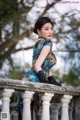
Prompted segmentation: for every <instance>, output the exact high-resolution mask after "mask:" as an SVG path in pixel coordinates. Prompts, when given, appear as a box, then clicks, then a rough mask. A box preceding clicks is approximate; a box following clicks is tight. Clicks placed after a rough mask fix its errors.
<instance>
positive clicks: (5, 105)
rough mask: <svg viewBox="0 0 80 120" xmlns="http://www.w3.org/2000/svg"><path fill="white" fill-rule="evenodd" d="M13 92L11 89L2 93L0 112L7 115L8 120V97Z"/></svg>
mask: <svg viewBox="0 0 80 120" xmlns="http://www.w3.org/2000/svg"><path fill="white" fill-rule="evenodd" d="M13 92H14V90H13V89H4V91H3V93H2V111H1V112H5V113H7V117H8V118H7V119H8V120H10V107H9V103H10V97H11V95H12V93H13Z"/></svg>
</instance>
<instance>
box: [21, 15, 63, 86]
mask: <svg viewBox="0 0 80 120" xmlns="http://www.w3.org/2000/svg"><path fill="white" fill-rule="evenodd" d="M52 28H53V22H52V21H51V20H50V19H49V18H48V17H41V18H39V19H38V20H37V21H36V23H35V26H34V33H36V34H38V36H39V38H38V41H37V42H36V44H35V45H34V48H33V61H32V68H31V69H30V70H28V71H27V72H26V74H25V75H24V78H23V80H29V81H33V82H39V81H40V82H42V83H49V84H54V85H57V86H61V84H60V83H58V82H57V81H56V80H55V79H54V77H53V76H52V73H51V68H52V67H53V66H54V65H55V64H56V57H55V55H54V53H53V52H52V41H51V38H52V35H53V30H52Z"/></svg>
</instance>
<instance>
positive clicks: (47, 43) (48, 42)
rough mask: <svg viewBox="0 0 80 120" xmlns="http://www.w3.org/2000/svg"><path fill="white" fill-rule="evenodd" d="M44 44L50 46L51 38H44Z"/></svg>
mask: <svg viewBox="0 0 80 120" xmlns="http://www.w3.org/2000/svg"><path fill="white" fill-rule="evenodd" d="M45 45H49V46H51V47H52V41H51V40H45V41H44V43H43V46H45Z"/></svg>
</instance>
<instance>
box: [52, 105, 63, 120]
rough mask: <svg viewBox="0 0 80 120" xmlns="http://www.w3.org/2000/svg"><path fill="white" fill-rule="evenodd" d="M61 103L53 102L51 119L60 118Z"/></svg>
mask: <svg viewBox="0 0 80 120" xmlns="http://www.w3.org/2000/svg"><path fill="white" fill-rule="evenodd" d="M60 105H61V104H60V103H51V120H58V116H59V109H60Z"/></svg>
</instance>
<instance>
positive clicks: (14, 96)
mask: <svg viewBox="0 0 80 120" xmlns="http://www.w3.org/2000/svg"><path fill="white" fill-rule="evenodd" d="M17 99H18V98H17V94H16V93H15V92H14V93H13V94H12V96H11V102H13V101H14V102H17Z"/></svg>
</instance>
